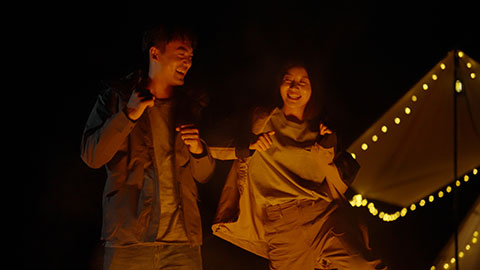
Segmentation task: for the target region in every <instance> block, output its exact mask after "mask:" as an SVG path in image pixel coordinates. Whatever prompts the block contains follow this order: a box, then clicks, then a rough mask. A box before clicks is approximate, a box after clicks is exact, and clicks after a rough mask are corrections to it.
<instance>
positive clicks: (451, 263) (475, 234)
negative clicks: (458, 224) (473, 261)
mask: <svg viewBox="0 0 480 270" xmlns="http://www.w3.org/2000/svg"><path fill="white" fill-rule="evenodd" d="M477 237H478V231H477V230H475V231H474V232H473V235H472V240H470V242H471V243H472V244H473V245H475V244H476V243H477V241H478V240H477ZM471 248H472V245H470V243H468V244H466V245H465V250H460V251H459V252H458V258H459V259H463V258H465V256H466V255H467V254H469V255H470V252H469V251H470V249H471ZM456 262H457V260H456V259H455V257H452V258H450V259H447V262H444V263H442V262H440V263H438V265H441V266H442V268H443V269H450V266H452V267H454V266H455V263H456ZM435 269H437V268H436V266H435V265H432V266H431V267H430V270H435Z"/></svg>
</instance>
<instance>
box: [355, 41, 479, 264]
mask: <svg viewBox="0 0 480 270" xmlns="http://www.w3.org/2000/svg"><path fill="white" fill-rule="evenodd" d="M458 56H459V57H460V58H462V57H463V56H464V54H463V52H461V51H459V52H458ZM467 67H468V68H471V67H472V63H470V62H467ZM446 68H447V66H446V64H445V63H440V69H441V70H445V69H446ZM438 77H439V76H438V75H437V74H436V73H433V74H432V75H431V79H432V80H433V81H437V80H438ZM470 77H471V78H472V79H475V78H476V74H475V73H473V72H471V73H470ZM421 87H422V89H423V90H424V91H426V90H428V89H429V85H428V83H427V82H424V83H422V86H421ZM455 91H457V93H460V92H461V91H463V84H462V82H461V81H460V80H457V81H455ZM417 100H418V97H417V96H416V95H412V96H411V101H412V102H417ZM404 112H405V114H407V115H410V114H411V113H412V109H411V107H409V106H406V107H405V108H404ZM400 122H401V120H400V117H395V118H394V123H395V124H396V125H399V124H400ZM380 130H381V132H382V133H384V134H385V133H387V131H388V128H387V126H386V125H382V126H381V128H380ZM371 140H372V142H377V141H378V140H379V136H378V135H377V134H374V135H372V137H371ZM360 148H361V149H362V150H363V151H367V149H368V148H369V145H368V144H367V143H362V144H361V146H360ZM351 155H352V157H353V158H354V159H357V155H356V154H355V153H351ZM470 173H472V174H473V175H477V173H478V169H477V168H474V169H473V170H472V171H471V172H470ZM469 179H470V178H469V176H468V173H467V174H465V175H464V176H463V181H464V182H468V181H469ZM460 185H461V181H460V180H455V187H460ZM445 192H446V193H451V192H452V187H451V185H447V186H446V187H445V188H444V189H442V190H440V191H438V192H436V196H435V194H430V195H428V196H426V197H425V199H421V200H420V201H418V202H417V203H412V204H411V205H410V207H408V209H407V208H402V210H401V211H396V212H394V213H386V212H384V211H379V210H378V209H377V208H376V207H375V204H374V203H373V202H369V201H368V200H367V199H366V198H364V197H363V196H362V195H361V194H356V195H355V196H353V197H352V199H351V200H350V204H351V205H352V206H353V207H368V210H369V212H370V213H371V214H372V215H373V216H378V217H379V218H380V219H382V220H383V221H386V222H391V221H395V220H397V219H398V218H399V217H404V216H406V215H407V213H408V212H409V211H410V212H413V211H415V210H416V209H417V205H418V206H420V207H423V206H425V205H426V200H428V202H430V203H433V202H434V201H435V197H438V198H443V197H444V196H445ZM475 239H477V238H475ZM475 241H477V240H475ZM447 265H448V264H447ZM433 268H435V267H434V266H433Z"/></svg>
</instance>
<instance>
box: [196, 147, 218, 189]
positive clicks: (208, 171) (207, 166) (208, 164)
mask: <svg viewBox="0 0 480 270" xmlns="http://www.w3.org/2000/svg"><path fill="white" fill-rule="evenodd" d="M202 144H203V147H204V149H205V150H206V154H205V155H202V156H201V157H196V156H195V155H191V158H190V162H191V166H192V167H191V168H192V176H193V178H195V180H197V181H198V182H200V183H206V182H208V180H210V177H211V176H212V175H213V171H214V170H215V160H214V159H213V157H212V154H211V152H210V149H209V148H208V146H207V144H206V143H205V142H204V141H202Z"/></svg>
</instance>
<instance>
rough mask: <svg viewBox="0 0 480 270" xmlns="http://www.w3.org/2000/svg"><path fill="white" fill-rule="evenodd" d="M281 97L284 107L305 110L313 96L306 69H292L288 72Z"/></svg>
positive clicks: (282, 86) (281, 86) (283, 80)
mask: <svg viewBox="0 0 480 270" xmlns="http://www.w3.org/2000/svg"><path fill="white" fill-rule="evenodd" d="M280 95H281V96H282V100H283V105H284V106H287V107H290V108H303V109H304V108H305V106H306V105H307V103H308V101H309V100H310V96H311V95H312V87H311V85H310V79H309V77H308V74H307V71H306V70H305V68H303V67H292V68H290V69H289V70H288V71H287V72H286V74H285V75H284V76H283V79H282V84H281V85H280Z"/></svg>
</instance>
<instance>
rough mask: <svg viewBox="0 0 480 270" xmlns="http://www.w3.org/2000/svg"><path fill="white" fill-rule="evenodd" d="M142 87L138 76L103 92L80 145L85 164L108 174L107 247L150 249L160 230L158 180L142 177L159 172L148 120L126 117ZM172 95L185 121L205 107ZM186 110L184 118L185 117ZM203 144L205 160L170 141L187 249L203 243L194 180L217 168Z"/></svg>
mask: <svg viewBox="0 0 480 270" xmlns="http://www.w3.org/2000/svg"><path fill="white" fill-rule="evenodd" d="M140 85H142V77H141V75H139V73H133V74H131V75H129V76H128V77H127V78H125V79H122V80H120V81H116V82H111V83H109V87H108V88H107V90H106V91H104V92H102V93H101V94H100V95H99V97H98V100H97V102H96V104H95V106H94V108H93V110H92V112H91V114H90V116H89V118H88V120H87V124H86V127H85V130H84V133H83V138H82V143H81V157H82V159H83V160H84V162H85V163H86V164H87V165H88V166H90V167H92V168H100V167H102V166H104V165H105V167H106V170H107V175H108V176H107V181H106V184H105V189H104V193H103V228H102V239H104V240H105V241H106V243H105V244H106V246H111V247H118V246H126V245H135V244H149V243H151V244H153V243H154V241H155V238H156V235H157V231H158V224H159V217H160V207H159V206H160V203H159V201H158V200H159V197H158V194H159V192H158V188H159V187H158V181H154V180H148V179H151V177H150V178H149V177H144V174H145V173H150V174H151V173H152V172H154V173H156V172H157V170H156V168H155V166H156V164H157V163H156V162H155V160H154V159H155V155H154V152H153V151H154V149H153V142H152V131H151V129H150V121H149V117H148V115H147V113H144V114H143V115H142V116H141V117H140V118H139V119H138V120H137V121H131V120H130V119H129V118H128V117H127V115H126V114H125V106H126V104H127V102H128V99H129V98H130V96H131V93H132V91H134V90H136V89H138V88H139V86H140ZM177 90H178V91H177ZM175 91H176V94H175V99H176V100H177V101H178V102H177V106H176V108H177V111H178V112H179V113H177V114H176V115H182V114H183V115H190V119H189V120H191V119H193V118H194V117H193V116H198V113H199V112H200V110H201V108H202V106H203V105H204V104H203V102H202V99H201V98H197V97H195V96H194V95H189V94H188V92H186V91H180V90H179V89H175ZM147 109H148V108H147ZM186 109H188V110H189V112H188V113H185V110H186ZM180 110H182V111H180ZM187 118H188V117H183V118H182V117H178V118H177V119H176V121H177V123H179V122H180V123H181V122H182V121H189V120H186V119H187ZM202 142H203V141H202ZM203 144H204V149H206V152H205V153H204V155H201V156H194V155H192V154H191V153H190V152H189V151H188V149H187V147H186V145H185V144H184V143H183V141H182V140H181V138H180V136H179V135H178V134H176V136H175V141H174V152H175V162H174V164H175V165H174V167H175V168H174V175H175V180H176V181H177V182H178V183H177V186H178V190H179V195H180V206H179V207H181V208H182V210H183V211H182V212H183V215H184V216H183V218H184V221H185V229H186V233H187V237H188V239H189V244H190V245H191V246H198V245H201V244H202V223H201V220H200V212H199V209H198V205H197V200H198V191H197V186H196V183H195V180H196V181H198V182H202V183H203V182H206V181H208V179H209V178H210V176H211V175H212V173H213V170H214V167H215V163H214V159H213V158H212V157H211V155H210V152H209V150H208V148H207V145H206V144H205V143H204V142H203ZM146 179H147V180H146ZM153 179H156V177H154V178H153Z"/></svg>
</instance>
